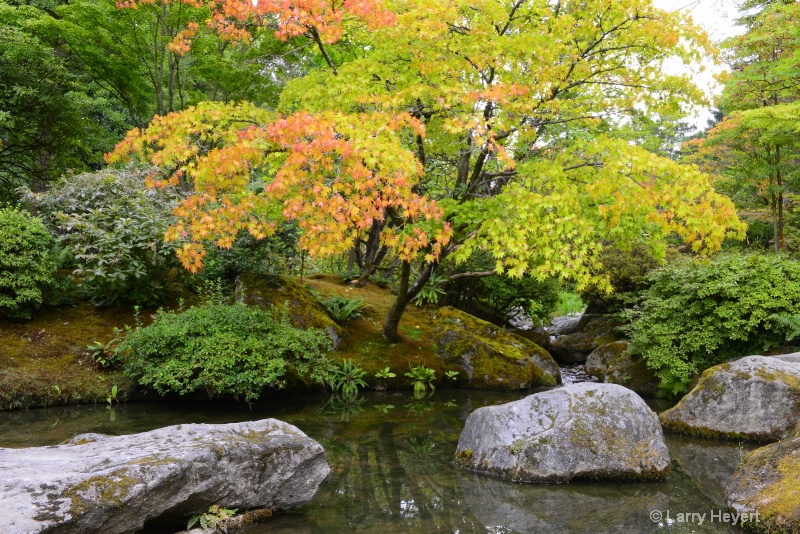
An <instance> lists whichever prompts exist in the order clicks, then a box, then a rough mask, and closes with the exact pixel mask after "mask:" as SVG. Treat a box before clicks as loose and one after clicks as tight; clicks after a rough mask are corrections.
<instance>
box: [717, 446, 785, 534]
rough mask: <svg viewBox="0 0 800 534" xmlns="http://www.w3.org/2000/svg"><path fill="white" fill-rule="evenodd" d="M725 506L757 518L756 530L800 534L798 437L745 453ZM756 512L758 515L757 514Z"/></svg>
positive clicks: (750, 526)
mask: <svg viewBox="0 0 800 534" xmlns="http://www.w3.org/2000/svg"><path fill="white" fill-rule="evenodd" d="M728 506H730V507H731V508H732V509H733V510H734V511H735V512H737V513H741V514H743V517H744V514H748V518H753V517H754V518H757V521H748V522H746V523H745V522H743V525H742V526H744V527H745V528H748V529H749V530H752V531H755V532H764V533H766V532H780V533H783V534H798V533H800V438H797V437H796V438H792V439H787V440H785V441H781V442H778V443H774V444H772V445H768V446H766V447H762V448H760V449H756V450H754V451H753V452H751V453H750V454H748V455H747V456H745V458H744V461H743V462H742V465H741V466H740V467H739V470H738V471H737V472H736V474H735V475H734V476H733V481H732V482H731V485H730V488H729V491H728ZM756 514H757V515H756Z"/></svg>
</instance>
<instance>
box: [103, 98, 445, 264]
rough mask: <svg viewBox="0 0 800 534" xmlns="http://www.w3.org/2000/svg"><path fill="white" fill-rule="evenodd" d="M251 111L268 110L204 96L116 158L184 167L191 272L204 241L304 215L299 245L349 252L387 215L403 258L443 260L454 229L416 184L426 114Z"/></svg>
mask: <svg viewBox="0 0 800 534" xmlns="http://www.w3.org/2000/svg"><path fill="white" fill-rule="evenodd" d="M247 112H249V113H251V114H256V113H263V112H261V111H258V110H256V109H255V108H249V107H244V106H243V105H238V106H237V105H225V104H220V103H205V104H201V105H199V106H197V108H190V109H188V110H186V111H184V112H181V113H174V114H171V115H169V116H167V117H161V118H158V119H157V120H155V121H154V122H153V124H152V125H151V126H150V127H149V128H148V129H147V130H145V131H139V130H135V131H133V132H131V133H130V134H129V135H128V137H127V138H126V139H125V140H124V141H123V142H122V143H120V144H119V145H118V146H117V148H116V150H115V151H114V152H113V153H112V154H110V155H109V157H108V158H107V159H108V160H109V162H113V161H117V160H120V159H125V158H127V157H129V156H130V155H131V154H133V155H135V156H137V157H139V158H142V159H147V160H149V161H150V162H151V163H154V164H157V165H161V166H162V167H163V166H169V167H171V168H174V169H176V170H175V171H174V172H173V173H172V174H171V176H170V178H169V180H170V181H172V182H173V183H177V181H179V180H188V181H189V182H190V183H191V184H192V185H193V186H194V190H195V192H194V194H192V195H191V196H189V197H188V198H186V199H185V200H184V201H183V202H182V203H181V204H180V205H179V206H178V207H177V208H176V209H175V216H176V217H177V222H176V223H175V224H174V225H173V226H172V227H171V228H170V229H169V231H168V233H167V235H166V239H168V240H184V241H186V244H185V245H184V246H183V247H182V248H181V250H179V252H178V255H179V257H180V259H181V261H182V262H183V264H184V266H185V267H186V268H187V269H188V270H190V271H192V272H196V271H198V270H199V269H200V268H201V267H202V264H203V258H204V256H205V250H204V244H205V243H208V242H210V241H213V242H214V244H215V245H217V246H219V247H224V248H228V247H230V246H231V245H232V243H233V240H234V239H235V237H236V235H237V233H238V232H239V231H241V230H247V231H249V232H250V233H252V234H253V235H255V236H256V237H259V238H261V237H264V236H266V235H269V234H271V233H272V232H273V231H274V223H275V220H277V219H279V218H284V219H286V220H292V221H297V223H298V224H299V226H300V227H301V228H302V229H303V234H302V236H301V238H300V242H299V246H300V247H301V248H303V249H305V250H307V251H309V252H310V253H311V254H312V255H315V256H327V255H330V254H336V253H342V252H345V251H346V250H348V249H349V248H350V247H351V246H352V245H353V242H354V240H355V239H357V238H358V237H359V236H361V235H362V234H364V233H365V232H367V231H368V230H369V229H370V227H371V226H372V225H373V224H375V223H376V222H381V223H385V225H384V231H383V232H382V241H383V243H384V244H385V245H387V246H389V247H390V248H391V249H392V250H393V251H394V252H395V253H396V254H397V255H398V256H399V257H400V258H401V259H406V260H410V259H411V258H413V257H414V256H415V255H416V254H418V253H420V252H423V253H424V254H425V255H426V258H428V259H429V260H433V259H435V258H437V257H438V256H439V254H440V253H441V251H442V247H443V246H444V245H446V244H447V242H448V240H449V239H450V236H451V235H452V230H451V228H450V226H449V225H448V224H447V223H442V222H440V220H441V218H442V216H443V210H442V209H441V208H440V207H439V206H437V204H436V202H435V201H433V200H431V199H429V198H427V197H425V196H423V195H421V194H419V193H418V192H417V191H416V188H417V187H418V185H419V179H420V176H421V174H422V168H421V166H420V164H419V162H418V161H417V160H416V158H415V157H414V154H413V153H412V152H411V151H410V150H408V149H407V148H405V147H404V146H403V138H404V136H405V137H407V136H408V135H409V134H413V135H415V136H416V135H419V136H422V135H424V128H423V126H422V125H421V124H420V123H419V121H417V120H416V119H414V118H413V117H411V116H410V115H408V114H406V113H403V114H400V115H394V116H393V115H388V114H385V113H365V114H358V115H343V114H337V113H326V114H317V115H312V114H309V113H305V112H302V113H296V114H294V115H291V116H288V117H278V118H277V119H275V120H270V121H265V122H266V124H263V125H262V124H258V125H251V126H249V127H245V128H242V127H241V125H242V124H243V123H245V122H260V121H256V120H255V117H253V120H250V121H245V120H244V117H243V114H246V113H247ZM225 117H228V118H230V119H231V120H229V121H226V120H225ZM233 117H239V119H240V121H238V122H237V121H235V120H232V118H233ZM265 118H266V117H265V116H261V117H260V119H261V120H262V121H263V120H264V119H265ZM226 125H227V126H226ZM226 127H227V128H228V130H225V128H226ZM212 131H213V132H214V133H213V139H210V137H209V136H212V133H211V132H212ZM211 141H213V143H212V142H211ZM204 146H205V147H206V148H205V149H204V148H203V147H204ZM208 147H210V148H208ZM256 177H262V178H264V179H265V180H266V181H267V185H266V187H265V188H264V190H263V193H258V192H256V191H253V190H252V189H248V188H247V185H248V184H249V183H251V182H252V180H253V179H254V178H256ZM159 183H160V182H159V181H153V182H152V185H153V186H158V185H159ZM277 206H280V207H279V208H278V207H277Z"/></svg>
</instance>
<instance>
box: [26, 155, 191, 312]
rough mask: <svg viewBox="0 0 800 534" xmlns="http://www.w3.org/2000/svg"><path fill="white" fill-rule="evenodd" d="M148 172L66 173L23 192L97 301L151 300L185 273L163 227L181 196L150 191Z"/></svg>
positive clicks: (169, 189)
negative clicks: (48, 185) (46, 186)
mask: <svg viewBox="0 0 800 534" xmlns="http://www.w3.org/2000/svg"><path fill="white" fill-rule="evenodd" d="M150 172H156V171H155V170H153V169H150ZM147 174H148V171H146V170H139V169H136V168H133V167H128V168H127V169H123V170H104V171H99V172H94V173H84V174H79V175H75V176H67V177H65V178H63V179H62V180H61V181H60V182H58V183H56V184H55V185H54V186H53V187H52V188H51V189H50V190H49V191H47V192H46V193H33V192H28V193H27V194H26V195H25V197H24V198H23V200H24V202H26V203H27V204H28V205H30V206H31V209H35V210H36V211H37V212H38V213H40V214H41V215H42V217H43V219H44V221H45V223H47V225H48V226H50V227H51V228H52V229H53V230H54V231H55V232H56V233H57V235H58V236H59V240H60V241H61V244H62V245H63V246H64V247H66V248H68V249H69V250H70V251H71V253H72V255H73V257H74V262H75V266H74V271H73V272H74V274H75V276H76V277H77V278H78V279H79V281H80V284H81V288H82V290H83V292H84V293H85V294H86V295H87V296H88V297H89V298H90V299H91V300H92V302H93V303H95V304H121V303H133V304H143V305H149V304H154V303H156V302H158V301H160V300H161V299H163V298H164V297H165V295H166V289H167V288H168V286H169V284H170V283H171V281H172V280H173V278H174V277H175V276H176V275H177V274H178V273H179V272H180V271H178V270H177V269H176V268H177V267H178V260H177V258H176V256H175V252H176V250H177V249H178V248H179V246H180V242H179V241H171V242H165V241H164V232H165V231H166V229H167V227H168V226H169V225H170V224H171V223H172V221H173V219H174V217H173V215H172V209H173V207H174V206H175V204H177V202H178V201H179V199H180V198H181V194H180V192H179V190H178V189H177V188H176V187H172V186H169V187H166V188H162V189H147V188H146V187H145V179H146V176H147Z"/></svg>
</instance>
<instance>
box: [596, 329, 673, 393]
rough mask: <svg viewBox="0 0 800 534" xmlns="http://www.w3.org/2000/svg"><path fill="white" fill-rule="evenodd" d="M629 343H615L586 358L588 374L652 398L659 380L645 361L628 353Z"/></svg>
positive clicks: (599, 348)
mask: <svg viewBox="0 0 800 534" xmlns="http://www.w3.org/2000/svg"><path fill="white" fill-rule="evenodd" d="M627 351H628V342H627V341H614V342H613V343H608V344H606V345H603V346H601V347H598V348H596V349H595V350H593V351H592V353H591V354H589V357H588V358H586V372H587V373H589V374H590V375H592V376H595V377H597V378H599V379H600V380H602V381H603V382H606V383H609V384H619V385H621V386H625V387H626V388H628V389H632V390H633V391H635V392H636V393H638V394H639V395H643V396H646V397H652V396H654V395H655V394H656V390H657V389H658V378H657V377H656V375H655V374H654V373H653V371H651V370H650V369H648V368H647V365H646V364H645V362H644V360H642V359H641V358H637V357H635V356H631V355H630V354H628V353H627Z"/></svg>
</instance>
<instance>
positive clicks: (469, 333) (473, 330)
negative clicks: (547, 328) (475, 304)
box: [433, 307, 561, 391]
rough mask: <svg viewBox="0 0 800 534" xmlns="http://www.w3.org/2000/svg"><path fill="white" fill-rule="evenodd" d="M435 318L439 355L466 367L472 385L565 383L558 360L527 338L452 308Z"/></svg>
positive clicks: (500, 387) (508, 386)
mask: <svg viewBox="0 0 800 534" xmlns="http://www.w3.org/2000/svg"><path fill="white" fill-rule="evenodd" d="M434 320H435V322H436V331H435V333H434V335H433V340H434V342H435V343H436V346H437V348H438V351H439V356H440V357H441V358H442V359H443V360H444V361H445V363H448V364H453V365H456V366H457V367H459V368H461V369H463V371H464V374H465V375H466V376H467V378H468V379H469V382H468V383H467V384H466V386H467V387H469V388H472V389H498V390H508V391H518V390H520V389H528V388H532V387H541V386H555V385H557V384H559V383H560V382H561V371H560V369H559V368H558V364H557V363H556V362H555V360H553V358H552V357H551V356H550V354H549V353H548V352H547V351H546V350H544V349H543V348H541V347H540V346H539V345H536V344H535V343H533V342H531V341H528V340H527V339H524V338H521V337H519V336H517V335H515V334H511V333H509V332H506V331H504V330H503V329H502V328H500V327H498V326H496V325H493V324H492V323H488V322H486V321H483V320H481V319H478V318H477V317H474V316H472V315H469V314H468V313H464V312H462V311H459V310H456V309H454V308H450V307H444V308H441V309H439V310H438V311H437V313H436V315H435V317H434Z"/></svg>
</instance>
